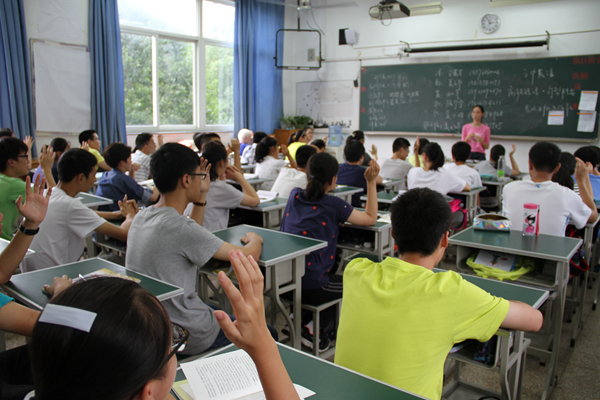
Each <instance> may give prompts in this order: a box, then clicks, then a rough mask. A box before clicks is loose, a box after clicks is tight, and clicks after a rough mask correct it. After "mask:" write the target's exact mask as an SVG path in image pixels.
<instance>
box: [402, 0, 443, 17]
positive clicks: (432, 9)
mask: <svg viewBox="0 0 600 400" xmlns="http://www.w3.org/2000/svg"><path fill="white" fill-rule="evenodd" d="M407 7H408V9H409V10H410V16H411V17H415V16H419V15H431V14H440V13H441V12H442V10H443V8H442V2H441V1H438V2H435V3H425V4H415V5H414V6H407Z"/></svg>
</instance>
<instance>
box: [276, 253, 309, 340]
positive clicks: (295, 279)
mask: <svg viewBox="0 0 600 400" xmlns="http://www.w3.org/2000/svg"><path fill="white" fill-rule="evenodd" d="M270 269H271V290H270V292H271V293H272V296H271V297H272V298H273V300H274V301H275V303H276V304H277V307H278V308H279V310H280V311H281V314H282V315H283V317H284V318H285V320H286V322H287V324H288V326H289V327H290V335H291V338H290V339H291V341H292V346H293V347H295V348H297V349H300V346H301V341H300V332H301V331H300V327H301V322H302V292H301V290H302V275H304V256H301V257H297V258H294V259H293V260H292V281H291V282H290V283H288V284H286V285H285V286H282V287H280V286H279V284H278V283H277V266H272V267H271V268H270ZM290 291H293V293H294V294H293V300H292V305H293V307H294V314H295V318H294V320H293V321H292V319H291V318H290V315H289V313H288V312H287V309H286V308H285V307H284V305H283V303H282V302H281V298H280V297H279V296H280V295H281V294H283V293H287V292H290Z"/></svg>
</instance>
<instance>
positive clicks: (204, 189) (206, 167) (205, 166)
mask: <svg viewBox="0 0 600 400" xmlns="http://www.w3.org/2000/svg"><path fill="white" fill-rule="evenodd" d="M210 167H211V165H210V164H209V163H208V160H206V159H204V157H200V172H202V173H205V174H206V176H205V177H204V180H203V181H202V183H201V184H200V193H202V194H205V195H206V193H208V189H209V188H210Z"/></svg>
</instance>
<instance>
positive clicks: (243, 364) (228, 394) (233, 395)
mask: <svg viewBox="0 0 600 400" xmlns="http://www.w3.org/2000/svg"><path fill="white" fill-rule="evenodd" d="M181 368H182V369H183V373H184V374H185V377H186V378H187V381H188V384H187V385H186V384H185V383H184V382H181V381H180V382H175V385H173V388H174V389H175V390H176V393H177V395H178V396H180V398H182V399H185V400H187V399H189V400H196V399H198V400H200V399H211V400H236V399H240V400H241V399H244V400H261V399H265V394H264V392H263V389H262V385H261V384H260V379H259V377H258V371H257V370H256V365H255V364H254V361H252V358H250V356H249V355H248V353H246V352H245V351H244V350H236V351H232V352H229V353H225V354H219V355H216V356H212V357H208V358H200V359H197V360H194V361H191V362H189V363H183V364H181ZM294 387H295V388H296V391H297V392H298V397H300V398H301V399H305V398H307V397H310V396H312V395H314V394H315V392H313V391H311V390H309V389H307V388H305V387H303V386H300V385H296V384H294Z"/></svg>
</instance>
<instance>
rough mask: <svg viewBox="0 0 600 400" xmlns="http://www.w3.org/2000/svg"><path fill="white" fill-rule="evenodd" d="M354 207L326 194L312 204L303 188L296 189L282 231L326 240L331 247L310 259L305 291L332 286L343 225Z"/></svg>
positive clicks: (304, 283)
mask: <svg viewBox="0 0 600 400" xmlns="http://www.w3.org/2000/svg"><path fill="white" fill-rule="evenodd" d="M353 210H354V208H353V207H352V206H351V205H350V204H348V203H346V202H345V201H344V200H342V199H340V198H339V197H334V196H329V195H325V196H323V197H322V198H321V199H319V200H317V201H314V202H312V201H308V200H307V199H306V195H305V192H304V190H303V189H300V188H295V189H292V192H291V193H290V197H289V199H288V202H287V206H286V207H285V212H284V214H283V218H282V220H281V231H282V232H287V233H292V234H295V235H299V236H306V237H309V238H313V239H319V240H324V241H326V242H327V247H325V248H324V249H320V250H316V251H314V252H312V253H310V254H309V255H307V256H306V273H305V274H304V276H303V277H302V288H303V289H318V288H321V287H323V286H325V285H327V283H329V275H328V274H327V273H328V272H329V270H331V268H332V267H333V266H334V264H335V250H336V247H337V236H338V230H339V224H340V223H344V222H346V220H347V219H348V218H349V217H350V214H352V211H353Z"/></svg>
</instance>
